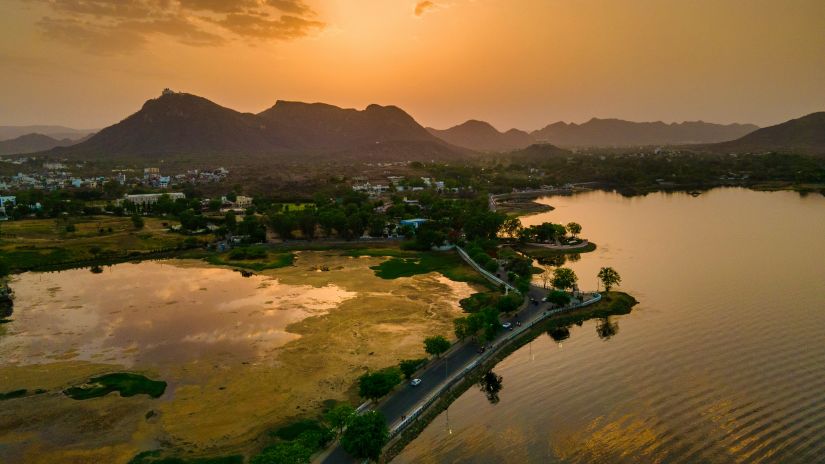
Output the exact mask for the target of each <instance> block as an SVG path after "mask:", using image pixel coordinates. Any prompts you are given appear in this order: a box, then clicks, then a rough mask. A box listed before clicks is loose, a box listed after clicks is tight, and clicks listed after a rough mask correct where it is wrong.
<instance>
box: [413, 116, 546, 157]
mask: <svg viewBox="0 0 825 464" xmlns="http://www.w3.org/2000/svg"><path fill="white" fill-rule="evenodd" d="M427 130H428V131H430V133H431V134H433V135H435V136H436V137H438V138H440V139H441V140H444V141H446V142H447V143H450V144H452V145H456V146H459V147H465V148H469V149H471V150H477V151H498V152H502V151H509V150H517V149H520V148H525V147H528V146H530V145H531V144H533V143H535V140H534V138H533V137H532V136H531V135H530V134H528V133H527V132H524V131H521V130H518V129H510V130H509V131H507V132H499V131H498V130H497V129H496V128H495V127H493V126H492V125H490V124H489V123H487V122H484V121H477V120H475V119H471V120H469V121H467V122H465V123H463V124H459V125H457V126H454V127H451V128H449V129H443V130H440V129H433V128H429V127H428V128H427Z"/></svg>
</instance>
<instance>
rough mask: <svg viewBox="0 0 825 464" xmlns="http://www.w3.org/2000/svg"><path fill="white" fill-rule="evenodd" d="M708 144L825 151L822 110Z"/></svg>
mask: <svg viewBox="0 0 825 464" xmlns="http://www.w3.org/2000/svg"><path fill="white" fill-rule="evenodd" d="M708 148H709V149H710V150H712V151H716V152H726V153H747V152H751V153H752V152H767V151H775V152H782V153H792V154H805V155H825V111H820V112H818V113H811V114H809V115H807V116H803V117H801V118H797V119H791V120H790V121H787V122H783V123H781V124H777V125H775V126H770V127H765V128H763V129H759V130H757V131H754V132H752V133H750V134H748V135H746V136H744V137H742V138H740V139H737V140H733V141H730V142H725V143H717V144H713V145H709V146H708Z"/></svg>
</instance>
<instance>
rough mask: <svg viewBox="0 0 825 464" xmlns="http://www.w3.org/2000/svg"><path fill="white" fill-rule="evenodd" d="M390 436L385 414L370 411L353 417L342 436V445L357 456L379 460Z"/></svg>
mask: <svg viewBox="0 0 825 464" xmlns="http://www.w3.org/2000/svg"><path fill="white" fill-rule="evenodd" d="M389 437H390V434H389V430H387V422H386V419H384V415H383V414H381V413H380V412H378V411H368V412H366V413H364V414H362V415H360V416H355V417H354V418H353V419H352V421H351V422H350V424H349V426H347V430H346V432H344V435H343V436H342V437H341V446H343V447H344V450H345V451H346V452H347V453H349V454H350V455H352V456H353V457H355V458H358V459H372V460H373V461H377V460H378V458H380V457H381V450H382V449H383V448H384V445H385V444H387V441H388V440H389Z"/></svg>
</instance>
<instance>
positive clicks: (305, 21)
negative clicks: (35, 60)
mask: <svg viewBox="0 0 825 464" xmlns="http://www.w3.org/2000/svg"><path fill="white" fill-rule="evenodd" d="M28 1H32V2H38V3H41V4H43V5H44V6H45V7H46V8H47V9H48V10H49V13H48V14H47V15H45V16H44V17H42V18H41V19H40V20H39V21H38V22H37V25H38V26H39V28H40V30H41V31H42V32H43V34H44V35H45V36H46V37H48V38H50V39H52V40H55V41H59V42H62V43H65V44H68V45H71V46H75V47H79V48H82V49H84V50H86V51H88V52H91V53H99V54H113V53H131V52H134V51H135V50H138V49H140V48H141V47H143V46H145V45H146V44H147V43H148V42H149V41H150V40H151V39H152V38H153V37H155V36H165V37H169V38H172V39H173V40H175V41H177V42H179V43H181V44H185V45H190V46H218V45H222V44H224V43H227V42H229V41H232V40H248V39H250V38H254V39H258V40H260V39H263V40H294V39H298V38H300V37H304V36H306V35H309V34H312V33H314V32H317V31H319V30H321V29H323V28H324V27H325V24H324V23H323V22H322V21H319V20H317V19H316V17H317V13H316V12H315V11H314V10H313V9H312V8H310V7H309V6H308V5H307V4H306V3H304V1H303V0H28Z"/></svg>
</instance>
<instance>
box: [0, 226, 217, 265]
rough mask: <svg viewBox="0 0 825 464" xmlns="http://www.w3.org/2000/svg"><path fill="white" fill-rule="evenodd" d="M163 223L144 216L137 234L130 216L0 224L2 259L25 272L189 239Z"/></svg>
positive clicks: (168, 246)
mask: <svg viewBox="0 0 825 464" xmlns="http://www.w3.org/2000/svg"><path fill="white" fill-rule="evenodd" d="M164 222H167V220H162V219H158V218H149V217H147V218H144V224H145V225H144V227H143V228H142V229H139V230H136V229H135V228H134V226H133V225H132V221H131V219H130V218H128V217H118V216H92V217H82V218H71V219H24V220H20V221H8V222H4V223H2V225H0V258H2V259H4V260H5V261H6V262H7V263H8V264H9V266H10V267H11V269H12V270H13V271H26V270H31V269H38V268H41V267H47V266H54V265H59V264H64V263H65V264H70V263H72V262H85V261H94V260H102V261H105V260H107V258H111V257H115V256H125V255H130V254H131V255H134V256H139V255H140V254H141V253H147V252H152V251H157V250H167V249H172V248H177V247H179V246H181V245H182V244H183V243H184V241H185V240H186V239H187V238H188V237H186V236H184V235H180V234H175V233H171V232H168V231H167V226H164V225H163V224H164ZM69 224H72V225H73V226H74V231H73V232H69V231H67V226H68V225H69ZM168 225H172V224H171V223H170V224H168ZM196 240H201V239H200V238H196Z"/></svg>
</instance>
